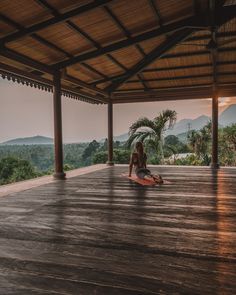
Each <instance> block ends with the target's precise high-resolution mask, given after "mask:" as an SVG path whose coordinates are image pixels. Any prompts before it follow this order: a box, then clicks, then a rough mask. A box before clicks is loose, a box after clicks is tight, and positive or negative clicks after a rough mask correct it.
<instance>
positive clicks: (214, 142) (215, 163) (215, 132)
mask: <svg viewBox="0 0 236 295" xmlns="http://www.w3.org/2000/svg"><path fill="white" fill-rule="evenodd" d="M211 167H212V168H219V163H218V91H217V88H216V87H213V96H212V159H211Z"/></svg>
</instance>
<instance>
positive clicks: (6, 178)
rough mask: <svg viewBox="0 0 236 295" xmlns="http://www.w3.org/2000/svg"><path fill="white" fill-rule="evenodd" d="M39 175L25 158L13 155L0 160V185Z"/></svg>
mask: <svg viewBox="0 0 236 295" xmlns="http://www.w3.org/2000/svg"><path fill="white" fill-rule="evenodd" d="M37 176H40V173H37V172H36V171H35V169H34V167H33V166H32V165H31V164H30V163H29V162H28V161H26V160H22V159H17V158H14V157H7V158H3V159H1V161H0V185H2V184H7V183H11V182H16V181H20V180H26V179H31V178H34V177H37Z"/></svg>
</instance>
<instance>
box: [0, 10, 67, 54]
mask: <svg viewBox="0 0 236 295" xmlns="http://www.w3.org/2000/svg"><path fill="white" fill-rule="evenodd" d="M0 19H1V20H2V21H4V22H5V23H7V24H9V25H10V26H12V27H14V28H15V29H17V30H18V31H20V30H24V29H25V28H24V27H23V26H22V25H20V24H18V23H17V22H15V21H14V20H12V19H10V18H9V17H6V16H5V15H2V14H0ZM31 37H32V38H33V39H35V40H36V41H38V42H39V43H41V44H44V45H45V46H47V47H49V48H51V49H53V50H56V51H57V52H60V53H62V54H63V55H65V56H66V57H69V58H72V57H73V55H72V54H69V53H68V52H66V51H65V50H63V49H62V48H60V47H58V46H57V45H55V44H53V43H52V42H50V41H48V40H46V39H44V38H43V37H41V36H40V35H38V34H35V33H34V34H32V35H31Z"/></svg>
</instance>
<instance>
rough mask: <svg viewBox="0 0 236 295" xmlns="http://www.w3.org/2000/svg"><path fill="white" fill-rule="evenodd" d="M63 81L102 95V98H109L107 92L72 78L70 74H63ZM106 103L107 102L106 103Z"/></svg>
mask: <svg viewBox="0 0 236 295" xmlns="http://www.w3.org/2000/svg"><path fill="white" fill-rule="evenodd" d="M62 80H65V81H68V82H70V83H72V84H74V85H77V86H80V87H82V88H85V89H87V90H90V91H92V92H95V93H97V94H100V95H102V96H105V97H108V93H106V92H105V91H103V90H101V89H99V88H97V87H95V86H92V85H88V84H87V83H85V82H84V81H82V80H80V79H77V78H75V77H72V76H70V75H68V74H65V73H63V74H62ZM104 102H105V101H104Z"/></svg>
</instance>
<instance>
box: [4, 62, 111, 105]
mask: <svg viewBox="0 0 236 295" xmlns="http://www.w3.org/2000/svg"><path fill="white" fill-rule="evenodd" d="M0 74H1V76H2V77H4V76H7V78H9V79H11V80H13V81H15V80H16V81H18V82H19V83H22V84H26V85H30V86H33V87H37V88H39V89H43V90H48V91H52V86H53V82H52V81H51V80H49V79H45V78H43V77H40V76H38V75H35V74H33V73H29V72H26V71H22V70H19V69H17V68H15V67H12V66H9V65H6V64H3V63H0ZM65 79H66V80H69V82H71V81H70V79H69V78H68V79H67V78H65ZM83 86H84V85H83ZM93 91H94V92H95V89H93ZM62 92H63V95H65V96H69V97H72V98H77V99H78V98H79V99H80V100H82V101H87V102H95V103H106V102H107V100H106V98H105V97H104V92H102V90H101V91H100V93H99V94H102V95H103V96H101V95H100V96H98V95H93V94H91V93H87V92H84V91H82V90H78V89H74V88H72V87H68V86H65V85H62Z"/></svg>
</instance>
